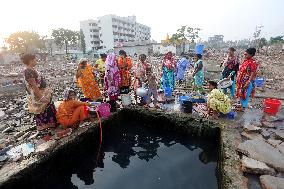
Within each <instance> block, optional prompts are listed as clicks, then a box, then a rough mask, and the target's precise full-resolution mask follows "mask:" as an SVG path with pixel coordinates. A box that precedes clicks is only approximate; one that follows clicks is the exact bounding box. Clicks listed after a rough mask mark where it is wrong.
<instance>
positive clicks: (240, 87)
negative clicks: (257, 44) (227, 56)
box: [236, 48, 258, 111]
mask: <svg viewBox="0 0 284 189" xmlns="http://www.w3.org/2000/svg"><path fill="white" fill-rule="evenodd" d="M255 53H256V49H255V48H249V49H247V50H246V51H245V53H244V58H245V59H244V61H243V63H242V64H241V66H240V69H239V72H238V76H237V90H236V97H237V98H239V99H240V102H241V107H238V110H240V111H243V110H244V109H245V108H247V107H248V102H249V99H250V97H251V98H253V97H254V92H255V83H254V80H255V78H256V75H257V69H258V64H257V63H256V61H255V60H254V59H253V57H254V55H255Z"/></svg>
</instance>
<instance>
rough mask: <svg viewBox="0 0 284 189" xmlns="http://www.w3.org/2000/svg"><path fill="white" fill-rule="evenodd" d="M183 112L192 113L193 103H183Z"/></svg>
mask: <svg viewBox="0 0 284 189" xmlns="http://www.w3.org/2000/svg"><path fill="white" fill-rule="evenodd" d="M181 109H182V112H184V113H190V114H191V113H192V102H191V101H189V100H188V101H183V102H182V104H181Z"/></svg>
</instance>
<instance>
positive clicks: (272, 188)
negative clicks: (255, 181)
mask: <svg viewBox="0 0 284 189" xmlns="http://www.w3.org/2000/svg"><path fill="white" fill-rule="evenodd" d="M260 182H261V186H262V187H263V189H282V188H284V178H279V177H273V176H270V175H262V176H260Z"/></svg>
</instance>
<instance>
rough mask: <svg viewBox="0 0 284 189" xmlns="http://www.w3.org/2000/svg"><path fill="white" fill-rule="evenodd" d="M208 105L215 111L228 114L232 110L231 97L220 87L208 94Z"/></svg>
mask: <svg viewBox="0 0 284 189" xmlns="http://www.w3.org/2000/svg"><path fill="white" fill-rule="evenodd" d="M207 104H208V107H209V108H210V109H212V110H214V111H217V112H221V113H223V114H227V113H229V112H230V111H231V108H232V107H231V101H230V98H229V97H228V96H227V95H225V94H224V93H223V92H221V91H220V90H219V89H213V90H212V91H211V92H210V94H209V95H208V100H207Z"/></svg>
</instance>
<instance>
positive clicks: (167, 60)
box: [161, 52, 176, 90]
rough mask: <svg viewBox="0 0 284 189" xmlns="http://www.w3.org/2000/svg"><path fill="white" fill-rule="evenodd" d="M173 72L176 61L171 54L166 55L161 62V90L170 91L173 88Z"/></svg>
mask: <svg viewBox="0 0 284 189" xmlns="http://www.w3.org/2000/svg"><path fill="white" fill-rule="evenodd" d="M175 70H176V61H175V60H174V58H173V55H172V53H171V52H169V53H167V54H166V55H165V57H164V59H163V61H162V72H163V76H162V79H161V89H163V90H165V88H166V87H170V88H171V89H172V90H174V88H175Z"/></svg>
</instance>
